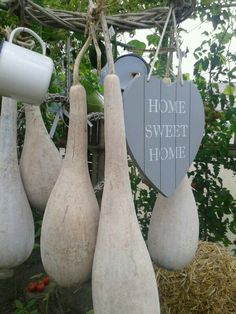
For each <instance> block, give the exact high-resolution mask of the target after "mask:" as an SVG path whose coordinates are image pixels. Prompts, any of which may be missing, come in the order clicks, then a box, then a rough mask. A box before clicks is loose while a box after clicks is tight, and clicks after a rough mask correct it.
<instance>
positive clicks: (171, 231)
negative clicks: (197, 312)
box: [148, 175, 199, 270]
mask: <svg viewBox="0 0 236 314" xmlns="http://www.w3.org/2000/svg"><path fill="white" fill-rule="evenodd" d="M198 237H199V220H198V211H197V206H196V202H195V199H194V196H193V192H192V188H191V185H190V182H189V179H188V177H187V175H186V176H185V177H184V178H183V180H182V181H181V182H180V184H179V185H178V187H177V188H176V190H175V192H174V193H173V195H171V196H170V197H169V198H166V197H164V196H162V195H161V194H158V196H157V200H156V204H155V206H154V209H153V213H152V217H151V221H150V226H149V231H148V248H149V252H150V254H151V257H152V259H153V261H154V262H156V263H157V264H158V265H160V266H161V267H164V268H167V269H172V270H178V269H181V268H183V267H185V266H186V265H187V264H189V263H190V262H191V260H192V259H193V257H194V255H195V252H196V250H197V246H198Z"/></svg>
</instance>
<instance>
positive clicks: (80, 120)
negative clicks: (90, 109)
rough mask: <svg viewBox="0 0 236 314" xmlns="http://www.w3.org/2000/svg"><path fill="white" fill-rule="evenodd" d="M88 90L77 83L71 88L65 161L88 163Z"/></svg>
mask: <svg viewBox="0 0 236 314" xmlns="http://www.w3.org/2000/svg"><path fill="white" fill-rule="evenodd" d="M87 140H88V137H87V102H86V92H85V89H84V87H83V86H82V85H80V84H77V85H74V86H72V87H71V89H70V121H69V130H68V137H67V147H66V157H65V162H70V163H82V164H83V165H84V164H85V163H86V164H87V147H88V144H87Z"/></svg>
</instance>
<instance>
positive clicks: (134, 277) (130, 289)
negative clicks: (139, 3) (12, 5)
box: [92, 14, 160, 314]
mask: <svg viewBox="0 0 236 314" xmlns="http://www.w3.org/2000/svg"><path fill="white" fill-rule="evenodd" d="M101 21H102V27H103V32H104V37H105V38H106V48H107V54H108V60H109V61H108V62H109V73H110V74H108V75H107V76H106V78H105V82H104V102H105V105H104V110H105V120H104V121H105V156H106V160H105V185H104V191H103V196H102V205H101V214H100V221H99V229H98V238H97V243H96V250H95V256H94V262H93V274H92V294H93V305H94V311H95V313H96V314H105V313H113V314H117V313H129V314H143V313H148V314H157V313H160V309H159V297H158V290H157V284H156V280H155V275H154V272H153V267H152V263H151V259H150V256H149V253H148V250H147V247H146V244H145V242H144V240H143V237H142V234H141V231H140V228H139V225H138V221H137V218H136V214H135V208H134V203H133V198H132V192H131V187H130V181H129V170H128V164H127V151H126V141H125V126H124V115H123V104H122V96H121V89H120V83H119V79H118V77H117V76H116V75H115V74H112V73H113V72H114V64H113V59H112V54H111V52H110V44H109V38H108V36H107V33H108V32H107V26H106V20H105V18H104V15H103V14H102V20H101Z"/></svg>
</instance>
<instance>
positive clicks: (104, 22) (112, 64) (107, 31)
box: [99, 0, 115, 74]
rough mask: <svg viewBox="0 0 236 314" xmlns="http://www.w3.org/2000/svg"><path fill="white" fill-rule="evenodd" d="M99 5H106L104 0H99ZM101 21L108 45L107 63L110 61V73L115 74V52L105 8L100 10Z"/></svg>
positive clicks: (106, 44)
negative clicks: (113, 52)
mask: <svg viewBox="0 0 236 314" xmlns="http://www.w3.org/2000/svg"><path fill="white" fill-rule="evenodd" d="M99 6H100V7H101V8H104V7H105V2H104V0H101V1H100V2H99ZM100 22H101V26H102V31H103V37H104V41H105V46H106V54H107V63H108V74H114V73H115V65H114V59H113V54H112V47H111V41H110V35H109V29H108V26H107V20H106V16H105V13H104V10H101V12H100Z"/></svg>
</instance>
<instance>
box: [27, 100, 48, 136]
mask: <svg viewBox="0 0 236 314" xmlns="http://www.w3.org/2000/svg"><path fill="white" fill-rule="evenodd" d="M25 120H26V132H32V131H33V130H35V129H36V128H37V129H38V130H41V129H42V128H43V129H45V130H46V127H45V125H44V122H43V118H42V115H41V111H40V107H39V106H33V105H28V104H25Z"/></svg>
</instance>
